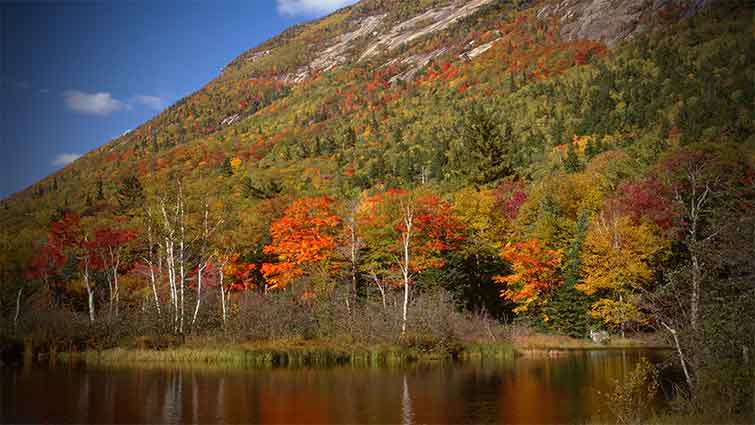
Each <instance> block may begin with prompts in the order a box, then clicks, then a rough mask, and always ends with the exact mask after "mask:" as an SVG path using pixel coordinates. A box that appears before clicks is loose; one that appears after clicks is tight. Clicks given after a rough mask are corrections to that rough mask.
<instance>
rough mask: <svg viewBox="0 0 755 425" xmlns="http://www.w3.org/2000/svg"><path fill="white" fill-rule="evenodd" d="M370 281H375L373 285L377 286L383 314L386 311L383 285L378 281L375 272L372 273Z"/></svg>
mask: <svg viewBox="0 0 755 425" xmlns="http://www.w3.org/2000/svg"><path fill="white" fill-rule="evenodd" d="M372 280H374V281H375V285H377V287H378V290H379V291H380V297H381V298H382V300H383V312H385V310H386V305H385V288H383V285H382V284H381V283H380V279H378V277H377V274H375V272H372Z"/></svg>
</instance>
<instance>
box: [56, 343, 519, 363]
mask: <svg viewBox="0 0 755 425" xmlns="http://www.w3.org/2000/svg"><path fill="white" fill-rule="evenodd" d="M517 355H518V353H517V351H516V350H515V349H514V347H513V346H512V345H511V344H509V343H474V344H472V343H467V344H459V345H455V346H453V347H449V348H448V349H444V350H420V349H416V348H407V347H402V346H399V345H372V346H363V345H345V344H337V343H333V342H329V341H264V342H247V343H240V344H232V345H226V346H224V347H222V348H221V347H218V346H211V345H203V346H181V347H171V348H167V349H158V350H156V349H144V348H110V349H105V350H99V351H98V350H85V351H80V352H59V353H56V354H55V355H54V356H55V359H56V360H60V361H66V360H67V361H84V362H86V363H98V364H122V363H225V364H235V365H239V366H242V365H243V366H249V367H306V366H335V365H355V366H372V367H374V366H398V365H403V364H408V363H414V362H428V361H441V360H453V359H474V358H486V359H489V358H491V359H492V358H496V359H508V358H513V357H515V356H517Z"/></svg>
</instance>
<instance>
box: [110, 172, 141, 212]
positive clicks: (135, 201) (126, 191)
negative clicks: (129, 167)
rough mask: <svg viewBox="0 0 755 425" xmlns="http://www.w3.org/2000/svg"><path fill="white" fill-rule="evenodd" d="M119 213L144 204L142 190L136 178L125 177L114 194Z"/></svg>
mask: <svg viewBox="0 0 755 425" xmlns="http://www.w3.org/2000/svg"><path fill="white" fill-rule="evenodd" d="M115 197H116V199H117V200H118V204H119V206H120V210H121V212H126V211H128V210H132V209H135V208H139V207H141V206H142V205H143V204H144V188H143V187H142V183H141V182H140V181H139V179H138V178H137V177H136V176H133V175H131V176H126V177H124V178H123V180H121V184H120V186H119V187H118V191H117V192H116V193H115Z"/></svg>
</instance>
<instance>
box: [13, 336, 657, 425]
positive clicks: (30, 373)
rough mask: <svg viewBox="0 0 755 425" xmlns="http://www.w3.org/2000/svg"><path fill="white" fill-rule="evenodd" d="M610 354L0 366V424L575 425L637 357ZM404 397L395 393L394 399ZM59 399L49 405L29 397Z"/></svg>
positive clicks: (634, 353)
mask: <svg viewBox="0 0 755 425" xmlns="http://www.w3.org/2000/svg"><path fill="white" fill-rule="evenodd" d="M643 355H644V356H647V357H651V358H654V359H655V360H656V361H660V360H661V359H662V356H663V354H662V353H660V352H642V351H626V352H621V351H602V352H583V353H575V354H571V355H567V356H563V357H557V358H518V359H514V360H509V361H496V362H492V363H487V362H478V363H464V364H450V363H439V364H434V365H430V366H428V365H424V366H423V365H413V366H409V367H406V368H403V369H398V368H391V369H388V368H385V369H369V368H355V367H335V368H326V369H272V370H261V369H241V368H225V367H221V366H216V367H208V366H199V367H198V366H194V367H191V366H184V367H155V366H152V367H142V368H136V367H132V368H94V367H88V368H70V367H60V368H36V367H34V368H30V369H9V368H3V369H0V378H1V379H2V382H0V423H31V422H35V423H37V422H47V423H60V422H66V423H91V422H100V423H102V422H107V423H112V422H121V423H123V422H125V423H182V422H194V423H218V422H223V423H269V424H281V423H286V424H295V423H403V424H413V423H573V422H585V421H589V420H590V419H591V418H592V417H593V415H594V414H595V413H596V412H597V410H598V409H599V408H600V407H601V405H600V403H601V400H600V399H599V397H597V395H596V390H602V391H606V390H608V389H610V388H611V386H612V384H613V379H615V378H620V377H622V376H623V375H624V374H625V373H626V372H627V371H629V370H631V369H632V368H633V367H634V364H635V363H636V362H637V361H638V359H639V358H640V357H641V356H643ZM397 389H399V391H396V390H397ZM42 393H44V394H54V395H55V396H54V397H49V398H47V399H45V400H44V402H43V403H40V402H39V399H38V398H36V397H29V394H42Z"/></svg>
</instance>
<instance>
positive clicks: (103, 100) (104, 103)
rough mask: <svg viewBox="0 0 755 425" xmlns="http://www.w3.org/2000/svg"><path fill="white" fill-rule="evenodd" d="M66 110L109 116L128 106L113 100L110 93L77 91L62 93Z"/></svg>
mask: <svg viewBox="0 0 755 425" xmlns="http://www.w3.org/2000/svg"><path fill="white" fill-rule="evenodd" d="M63 98H64V99H65V102H66V106H67V107H68V109H70V110H72V111H76V112H80V113H82V114H93V115H110V114H112V113H113V112H115V111H118V110H120V109H130V107H129V105H128V104H126V103H124V102H121V101H120V100H118V99H115V98H113V97H112V96H111V95H110V93H107V92H99V93H91V94H90V93H84V92H81V91H78V90H66V91H64V92H63Z"/></svg>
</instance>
